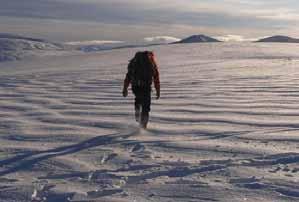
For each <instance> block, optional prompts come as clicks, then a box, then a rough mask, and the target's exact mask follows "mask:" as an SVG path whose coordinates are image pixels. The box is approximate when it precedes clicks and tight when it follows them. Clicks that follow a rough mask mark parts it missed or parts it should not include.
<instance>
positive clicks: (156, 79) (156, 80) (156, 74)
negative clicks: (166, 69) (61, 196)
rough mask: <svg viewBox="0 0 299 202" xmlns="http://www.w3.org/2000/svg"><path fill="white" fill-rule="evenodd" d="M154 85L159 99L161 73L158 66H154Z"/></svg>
mask: <svg viewBox="0 0 299 202" xmlns="http://www.w3.org/2000/svg"><path fill="white" fill-rule="evenodd" d="M153 76H154V85H155V89H156V93H157V99H159V98H160V75H159V70H158V67H157V66H156V67H155V68H154V75H153Z"/></svg>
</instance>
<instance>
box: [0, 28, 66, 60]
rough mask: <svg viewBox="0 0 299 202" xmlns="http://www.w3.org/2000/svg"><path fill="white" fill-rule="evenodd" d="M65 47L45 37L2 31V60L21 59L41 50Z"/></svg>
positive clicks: (0, 44) (0, 42)
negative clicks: (23, 35)
mask: <svg viewBox="0 0 299 202" xmlns="http://www.w3.org/2000/svg"><path fill="white" fill-rule="evenodd" d="M63 49H64V46H62V45H60V44H58V43H51V42H49V41H46V40H43V39H36V38H29V37H22V36H18V35H12V34H5V33H0V62H3V61H14V60H19V59H22V58H24V57H26V56H31V55H37V53H40V52H43V53H44V52H46V51H54V50H55V51H56V50H63Z"/></svg>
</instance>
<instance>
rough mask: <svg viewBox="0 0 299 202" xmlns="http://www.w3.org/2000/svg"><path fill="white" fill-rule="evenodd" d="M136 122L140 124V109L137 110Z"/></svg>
mask: <svg viewBox="0 0 299 202" xmlns="http://www.w3.org/2000/svg"><path fill="white" fill-rule="evenodd" d="M135 120H136V122H140V109H135Z"/></svg>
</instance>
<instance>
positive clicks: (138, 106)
mask: <svg viewBox="0 0 299 202" xmlns="http://www.w3.org/2000/svg"><path fill="white" fill-rule="evenodd" d="M132 90H133V93H134V95H135V110H136V111H137V110H138V111H141V114H142V115H145V116H148V115H149V112H150V111H151V87H150V86H148V87H138V86H132Z"/></svg>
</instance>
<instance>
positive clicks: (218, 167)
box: [0, 43, 299, 202]
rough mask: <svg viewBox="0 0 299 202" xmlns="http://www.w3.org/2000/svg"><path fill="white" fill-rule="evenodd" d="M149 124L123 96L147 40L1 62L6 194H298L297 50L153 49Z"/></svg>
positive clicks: (112, 197) (168, 198) (289, 197)
mask: <svg viewBox="0 0 299 202" xmlns="http://www.w3.org/2000/svg"><path fill="white" fill-rule="evenodd" d="M152 48H153V51H154V52H155V54H156V56H157V61H158V63H159V66H160V71H161V89H162V91H161V96H162V98H161V100H158V101H156V100H153V101H152V102H153V105H152V112H151V118H150V123H149V128H148V130H146V131H145V130H141V129H139V128H138V125H137V124H136V123H135V122H134V115H133V108H134V107H133V96H132V94H130V95H129V97H128V98H126V99H125V98H123V97H121V88H122V87H121V85H122V83H123V78H124V75H125V72H126V65H127V63H128V60H129V59H130V57H132V56H133V55H134V53H135V52H136V51H137V50H140V49H121V50H113V51H105V52H99V53H94V54H87V55H78V56H64V57H56V58H55V60H53V59H51V58H48V57H47V58H43V59H39V60H32V61H26V62H25V61H24V62H21V63H9V65H8V63H7V64H5V65H4V64H2V65H0V68H1V70H2V71H1V72H0V118H1V122H0V138H1V147H0V187H1V189H0V201H1V202H4V201H5V202H12V201H14V202H23V201H26V202H27V201H28V202H29V201H35V202H36V201H44V202H58V201H59V202H64V201H76V202H79V201H97V202H98V201H100V202H133V201H138V202H152V201H155V202H182V201H184V202H191V201H192V202H199V201H224V202H239V201H269V202H270V201H279V202H290V201H298V200H299V186H298V180H299V147H298V142H299V131H298V130H299V118H298V115H299V111H298V109H299V103H298V97H299V93H298V92H299V91H298V85H297V84H298V82H299V73H298V71H297V67H298V65H299V59H298V56H299V50H298V47H297V46H295V45H294V46H291V47H290V45H289V44H288V45H283V44H277V45H275V44H227V43H226V44H197V45H196V44H188V45H170V46H156V47H152Z"/></svg>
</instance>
